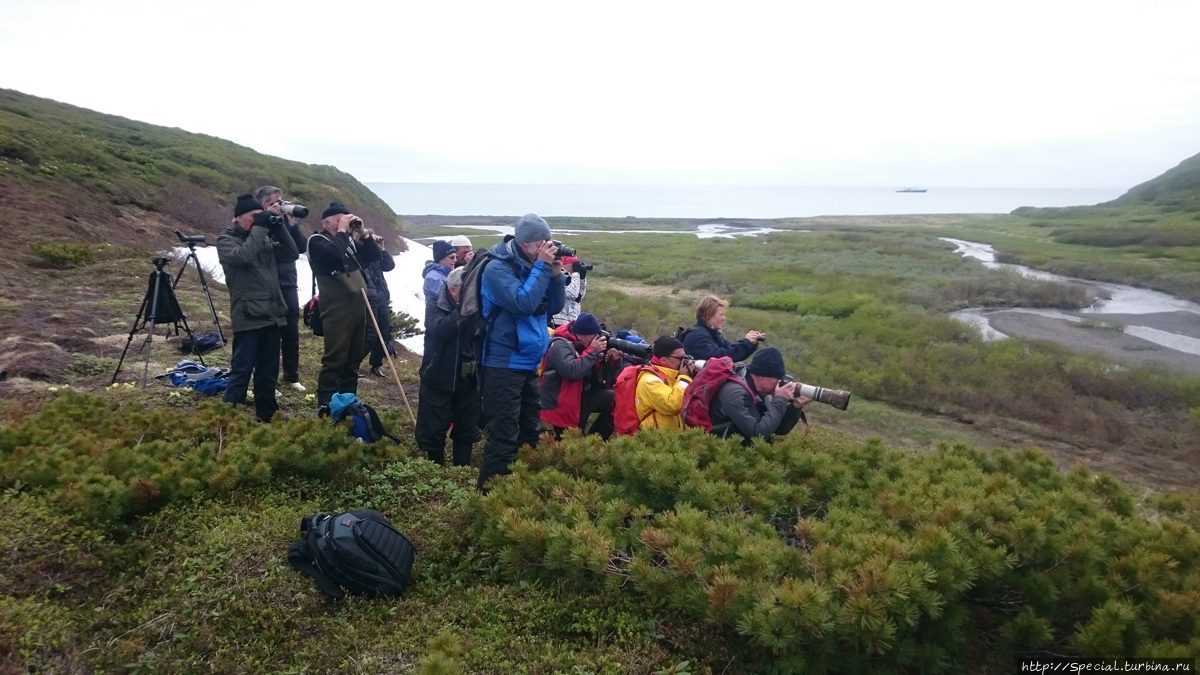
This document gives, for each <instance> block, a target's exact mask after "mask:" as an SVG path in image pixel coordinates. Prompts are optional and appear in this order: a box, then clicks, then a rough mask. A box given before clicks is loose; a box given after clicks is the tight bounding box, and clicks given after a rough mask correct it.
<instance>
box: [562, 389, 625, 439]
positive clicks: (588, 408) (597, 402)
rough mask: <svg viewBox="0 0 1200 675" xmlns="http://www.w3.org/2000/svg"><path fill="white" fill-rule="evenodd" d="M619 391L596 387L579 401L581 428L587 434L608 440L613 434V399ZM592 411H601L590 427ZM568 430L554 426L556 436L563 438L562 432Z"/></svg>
mask: <svg viewBox="0 0 1200 675" xmlns="http://www.w3.org/2000/svg"><path fill="white" fill-rule="evenodd" d="M616 395H617V393H616V392H615V391H613V390H612V389H604V388H601V387H594V388H592V389H590V390H588V391H587V392H586V393H585V394H584V395H583V398H582V399H581V400H580V402H579V428H580V429H581V430H583V433H584V434H585V435H586V434H596V435H598V436H600V438H603V439H604V440H606V441H607V440H608V439H609V437H610V436H612V434H613V400H614V399H615V398H616ZM592 413H600V414H599V415H598V416H597V417H596V421H595V422H592V428H591V429H588V426H587V422H588V418H589V417H591V416H592ZM564 431H566V429H564V428H563V427H554V436H555V437H556V438H562V432H564Z"/></svg>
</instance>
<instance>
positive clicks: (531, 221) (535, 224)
mask: <svg viewBox="0 0 1200 675" xmlns="http://www.w3.org/2000/svg"><path fill="white" fill-rule="evenodd" d="M513 235H514V237H515V241H516V242H517V243H518V244H525V243H528V242H531V241H538V240H539V239H550V226H549V225H548V224H547V223H546V221H545V220H543V219H542V217H541V216H539V215H538V214H536V213H526V214H525V215H523V216H521V219H520V220H518V221H517V225H516V227H514V228H513Z"/></svg>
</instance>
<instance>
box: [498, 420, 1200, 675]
mask: <svg viewBox="0 0 1200 675" xmlns="http://www.w3.org/2000/svg"><path fill="white" fill-rule="evenodd" d="M478 509H479V513H480V516H481V517H480V519H479V521H478V522H477V524H476V526H475V527H476V530H475V534H476V536H477V537H478V538H479V539H480V540H481V541H482V542H484V543H485V544H486V545H487V546H489V547H493V548H496V549H499V551H500V553H499V555H500V559H501V561H502V562H503V564H504V566H505V569H506V570H507V571H508V572H509V573H510V574H512V575H513V576H515V577H517V578H521V579H527V580H535V579H545V580H548V579H557V580H560V581H563V582H565V583H569V584H572V585H575V586H578V587H581V588H592V589H595V590H597V591H599V590H600V589H608V591H618V590H619V591H620V592H622V593H624V594H626V595H632V596H634V597H637V598H640V599H641V601H642V602H644V603H645V604H646V605H647V606H665V607H667V608H669V609H670V610H672V611H674V612H677V613H679V614H680V615H681V617H682V618H683V620H685V621H700V622H706V623H708V624H711V625H714V626H717V627H722V628H723V629H724V630H726V631H728V632H730V633H734V634H736V635H737V636H738V637H739V638H740V639H741V641H742V642H743V645H744V647H745V649H746V652H747V653H748V654H753V655H755V656H754V657H753V658H754V659H755V660H757V661H760V662H771V663H773V666H774V667H775V668H777V669H780V670H783V671H790V672H799V671H804V672H810V673H823V672H846V673H851V672H906V671H912V670H921V671H922V672H948V671H953V670H955V669H956V668H958V667H959V665H960V664H959V663H958V660H957V658H956V657H957V655H959V654H961V653H962V651H963V649H964V645H965V644H966V643H967V641H969V640H973V639H974V638H976V637H979V636H987V635H991V636H1003V638H1004V639H1003V640H996V639H995V638H994V637H993V638H988V641H989V642H990V643H991V644H992V647H991V649H992V650H993V651H994V652H995V653H994V654H990V655H988V656H989V657H990V658H989V660H990V661H993V662H995V661H998V660H1000V659H1005V658H1012V656H1013V655H1014V654H1033V653H1037V652H1039V651H1040V650H1043V649H1047V648H1049V649H1050V651H1054V652H1058V653H1074V654H1080V655H1085V656H1104V655H1110V654H1111V653H1113V650H1114V649H1115V650H1116V652H1117V653H1122V654H1133V653H1138V654H1147V655H1150V654H1168V653H1175V652H1179V651H1183V650H1186V649H1189V648H1193V649H1194V647H1195V646H1197V645H1200V620H1198V618H1197V616H1196V615H1195V613H1194V612H1189V610H1186V609H1185V608H1186V607H1188V606H1189V603H1193V602H1194V601H1195V600H1196V598H1197V590H1196V589H1197V588H1198V587H1200V535H1197V533H1196V532H1195V531H1194V530H1192V529H1191V528H1190V527H1188V526H1186V525H1184V524H1182V523H1180V522H1177V521H1174V520H1163V521H1161V522H1151V521H1148V520H1146V519H1145V518H1142V517H1139V516H1137V515H1135V512H1134V507H1133V497H1132V495H1131V494H1130V493H1129V492H1128V491H1127V490H1125V489H1124V488H1122V487H1121V486H1120V485H1119V484H1118V483H1117V482H1116V481H1115V480H1113V479H1112V478H1110V477H1107V476H1104V475H1101V476H1092V475H1090V474H1088V473H1087V472H1086V471H1085V470H1077V471H1075V472H1072V473H1071V474H1069V475H1064V474H1062V473H1060V472H1059V471H1058V468H1057V466H1056V465H1055V463H1054V462H1053V461H1052V460H1051V459H1050V458H1049V457H1048V456H1046V455H1044V454H1042V453H1039V452H1033V451H1026V452H1020V453H1015V454H1008V453H1003V452H1000V453H995V454H985V453H982V452H979V451H975V450H971V449H968V448H965V447H954V448H945V447H943V448H942V449H941V450H939V451H937V452H932V453H925V454H910V453H902V452H896V451H889V450H887V449H885V448H883V447H882V446H881V445H880V444H879V443H878V442H877V441H872V442H870V443H867V444H866V445H862V446H858V447H836V446H834V445H833V444H826V445H824V446H823V445H822V444H821V443H820V441H819V440H818V439H813V438H809V439H804V440H801V439H797V438H787V439H785V440H783V441H781V442H779V443H777V444H775V445H765V444H762V443H758V444H755V445H754V446H752V447H748V448H743V447H741V446H739V445H737V444H736V443H732V442H723V441H719V440H717V439H715V438H714V437H712V436H708V435H704V434H701V433H698V432H689V433H686V434H682V435H680V434H676V433H670V432H656V433H642V434H639V435H638V436H636V437H633V438H620V439H617V440H614V441H612V442H609V443H607V444H602V443H600V442H598V441H596V440H594V437H589V438H582V439H580V438H569V439H568V440H565V441H563V442H562V443H551V444H548V445H545V446H543V447H539V448H538V449H537V450H536V451H535V452H530V453H527V454H526V455H524V461H523V462H520V463H518V465H517V466H516V470H515V472H514V474H513V475H512V476H511V477H510V478H508V479H507V480H504V481H500V482H499V483H498V484H497V485H496V486H495V487H494V489H493V490H492V491H491V493H490V494H489V495H488V496H487V497H485V498H482V499H480V500H479V502H478Z"/></svg>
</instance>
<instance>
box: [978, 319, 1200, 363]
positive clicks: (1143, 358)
mask: <svg viewBox="0 0 1200 675" xmlns="http://www.w3.org/2000/svg"><path fill="white" fill-rule="evenodd" d="M1063 313H1064V314H1070V315H1073V316H1078V317H1080V318H1082V319H1083V320H1084V323H1073V322H1071V321H1067V320H1064V319H1056V318H1052V317H1046V316H1040V315H1037V314H1029V313H1027V312H1020V311H1012V310H997V311H995V312H989V313H987V318H988V320H989V321H990V322H991V326H992V328H994V329H996V330H998V331H1000V332H1001V333H1004V334H1006V335H1010V336H1014V337H1024V338H1031V339H1037V340H1051V341H1054V342H1057V343H1059V344H1063V345H1066V346H1068V347H1070V348H1072V349H1075V350H1077V351H1082V352H1094V353H1100V354H1104V355H1105V356H1109V357H1111V358H1114V359H1117V360H1119V361H1124V362H1128V363H1136V364H1160V365H1162V366H1164V367H1165V368H1166V369H1167V370H1169V371H1171V372H1187V373H1191V374H1193V375H1200V355H1196V354H1189V353H1187V352H1181V351H1177V350H1174V349H1169V348H1167V347H1163V346H1161V345H1157V344H1154V343H1153V342H1149V341H1147V340H1143V339H1141V338H1138V337H1134V336H1133V335H1127V334H1126V333H1123V332H1121V331H1120V330H1118V328H1117V327H1119V326H1124V325H1126V324H1135V325H1139V326H1148V327H1150V328H1154V329H1157V330H1161V331H1166V332H1168V333H1175V334H1177V335H1183V336H1187V337H1191V338H1197V339H1200V315H1198V314H1193V313H1191V312H1164V313H1160V314H1080V313H1078V312H1063Z"/></svg>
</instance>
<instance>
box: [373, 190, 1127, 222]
mask: <svg viewBox="0 0 1200 675" xmlns="http://www.w3.org/2000/svg"><path fill="white" fill-rule="evenodd" d="M367 186H368V187H370V188H371V189H372V190H374V191H375V194H377V195H379V196H380V197H381V198H383V200H384V201H386V202H387V203H388V205H390V206H391V207H392V209H393V210H394V211H395V212H396V213H399V214H407V215H440V216H520V215H521V214H524V213H537V214H540V215H542V216H592V217H608V218H623V217H625V216H635V217H639V218H786V217H807V216H858V215H892V214H915V213H1008V212H1010V211H1012V210H1013V209H1015V208H1017V207H1019V206H1079V205H1085V204H1097V203H1100V202H1104V201H1109V200H1111V199H1115V198H1117V197H1119V196H1121V194H1122V193H1124V191H1125V190H1124V189H1117V188H1111V189H1100V188H1096V189H1010V188H938V187H929V188H928V192H923V193H902V192H896V190H897V187H902V186H897V187H792V186H739V185H715V186H714V185H699V186H687V185H518V184H512V185H499V184H485V183H368V184H367Z"/></svg>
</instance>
